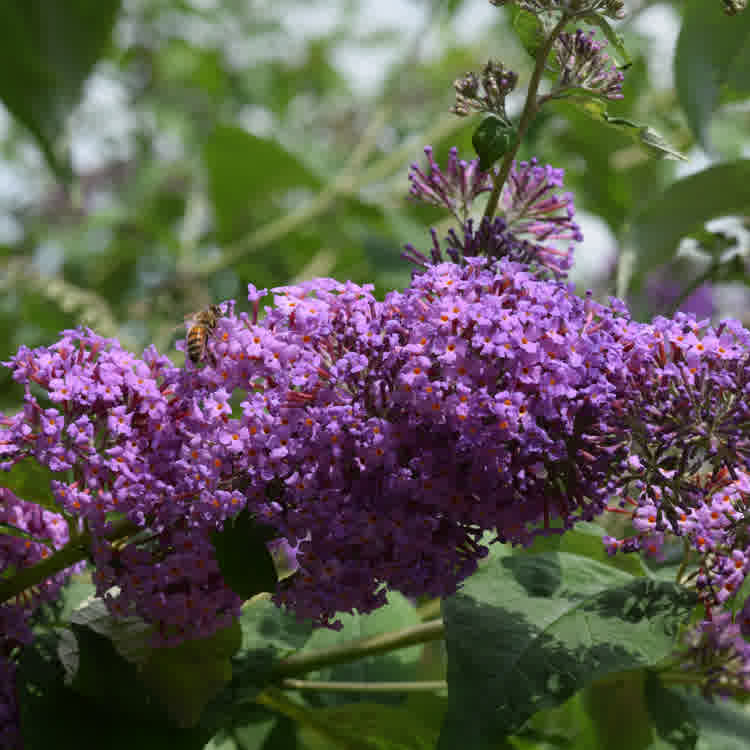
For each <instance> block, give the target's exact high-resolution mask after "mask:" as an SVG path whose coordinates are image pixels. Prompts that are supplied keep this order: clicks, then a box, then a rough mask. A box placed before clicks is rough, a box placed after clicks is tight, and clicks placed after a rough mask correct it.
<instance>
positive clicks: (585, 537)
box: [558, 522, 649, 577]
mask: <svg viewBox="0 0 750 750" xmlns="http://www.w3.org/2000/svg"><path fill="white" fill-rule="evenodd" d="M604 534H605V531H604V529H603V528H601V526H597V525H596V524H594V523H586V522H581V523H577V524H576V525H575V528H574V529H572V530H571V531H566V532H565V533H564V534H563V535H562V536H560V537H558V538H559V539H560V547H559V551H560V552H570V553H571V554H574V555H580V556H582V557H588V558H589V559H590V560H596V561H597V562H600V563H601V564H602V565H611V566H612V567H614V568H618V569H619V570H622V571H624V572H625V573H629V574H630V575H632V576H636V577H640V576H647V575H649V570H648V567H647V566H646V564H645V563H644V562H643V558H642V557H641V556H640V555H637V554H627V555H626V554H617V555H609V554H607V550H606V549H605V547H604V542H603V541H602V537H603V536H604Z"/></svg>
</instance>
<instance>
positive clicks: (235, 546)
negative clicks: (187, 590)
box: [211, 508, 278, 599]
mask: <svg viewBox="0 0 750 750" xmlns="http://www.w3.org/2000/svg"><path fill="white" fill-rule="evenodd" d="M274 536H276V533H275V532H274V531H273V530H272V529H271V528H269V527H268V526H264V525H263V524H259V523H257V522H256V521H255V520H254V519H253V517H252V515H251V514H250V512H249V511H248V510H247V509H246V508H245V509H243V510H242V511H241V512H240V513H238V514H237V515H236V516H235V517H234V518H230V519H227V520H226V521H225V522H224V528H223V529H222V530H221V531H217V532H214V533H213V534H212V535H211V543H212V544H213V547H214V552H215V554H216V561H217V562H218V563H219V569H220V570H221V575H222V576H223V578H224V582H225V583H226V584H227V586H229V588H231V589H232V591H234V593H235V594H237V595H238V596H240V597H242V598H243V599H250V597H252V596H255V595H256V594H259V593H260V592H262V591H269V592H273V591H275V590H276V583H277V581H278V579H277V575H276V566H275V565H274V563H273V557H272V556H271V553H270V552H269V551H268V547H266V542H268V541H270V540H271V539H273V538H274Z"/></svg>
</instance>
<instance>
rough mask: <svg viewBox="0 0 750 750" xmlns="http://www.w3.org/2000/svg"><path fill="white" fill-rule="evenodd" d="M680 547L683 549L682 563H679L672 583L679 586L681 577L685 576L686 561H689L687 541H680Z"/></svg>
mask: <svg viewBox="0 0 750 750" xmlns="http://www.w3.org/2000/svg"><path fill="white" fill-rule="evenodd" d="M682 547H683V555H682V562H681V563H680V568H679V570H678V571H677V575H676V576H675V580H674V582H675V583H677V584H679V583H680V582H681V581H682V576H684V575H685V569H686V568H687V565H688V560H689V559H690V545H689V544H688V541H687V539H683V540H682Z"/></svg>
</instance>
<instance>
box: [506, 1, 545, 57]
mask: <svg viewBox="0 0 750 750" xmlns="http://www.w3.org/2000/svg"><path fill="white" fill-rule="evenodd" d="M509 10H510V18H511V27H512V29H513V31H514V32H515V33H516V36H517V37H518V40H519V41H520V42H521V44H522V45H523V48H524V49H525V50H526V51H527V52H528V53H529V56H530V57H533V58H536V55H537V52H538V51H539V47H540V46H541V44H542V42H543V41H544V27H543V26H542V22H541V20H540V19H539V16H537V15H536V14H535V13H531V12H530V11H528V10H523V9H522V8H521V7H520V6H518V5H516V4H515V3H514V4H513V5H511V6H510V9H509Z"/></svg>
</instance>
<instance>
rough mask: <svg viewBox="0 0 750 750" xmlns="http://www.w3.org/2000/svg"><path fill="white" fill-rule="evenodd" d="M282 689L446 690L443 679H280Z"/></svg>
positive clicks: (328, 690) (337, 691) (351, 691)
mask: <svg viewBox="0 0 750 750" xmlns="http://www.w3.org/2000/svg"><path fill="white" fill-rule="evenodd" d="M281 687H282V688H283V689H284V690H321V691H325V692H327V693H434V692H435V691H436V690H447V689H448V683H447V682H446V681H445V680H423V681H421V682H330V681H325V680H291V679H289V680H282V682H281Z"/></svg>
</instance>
